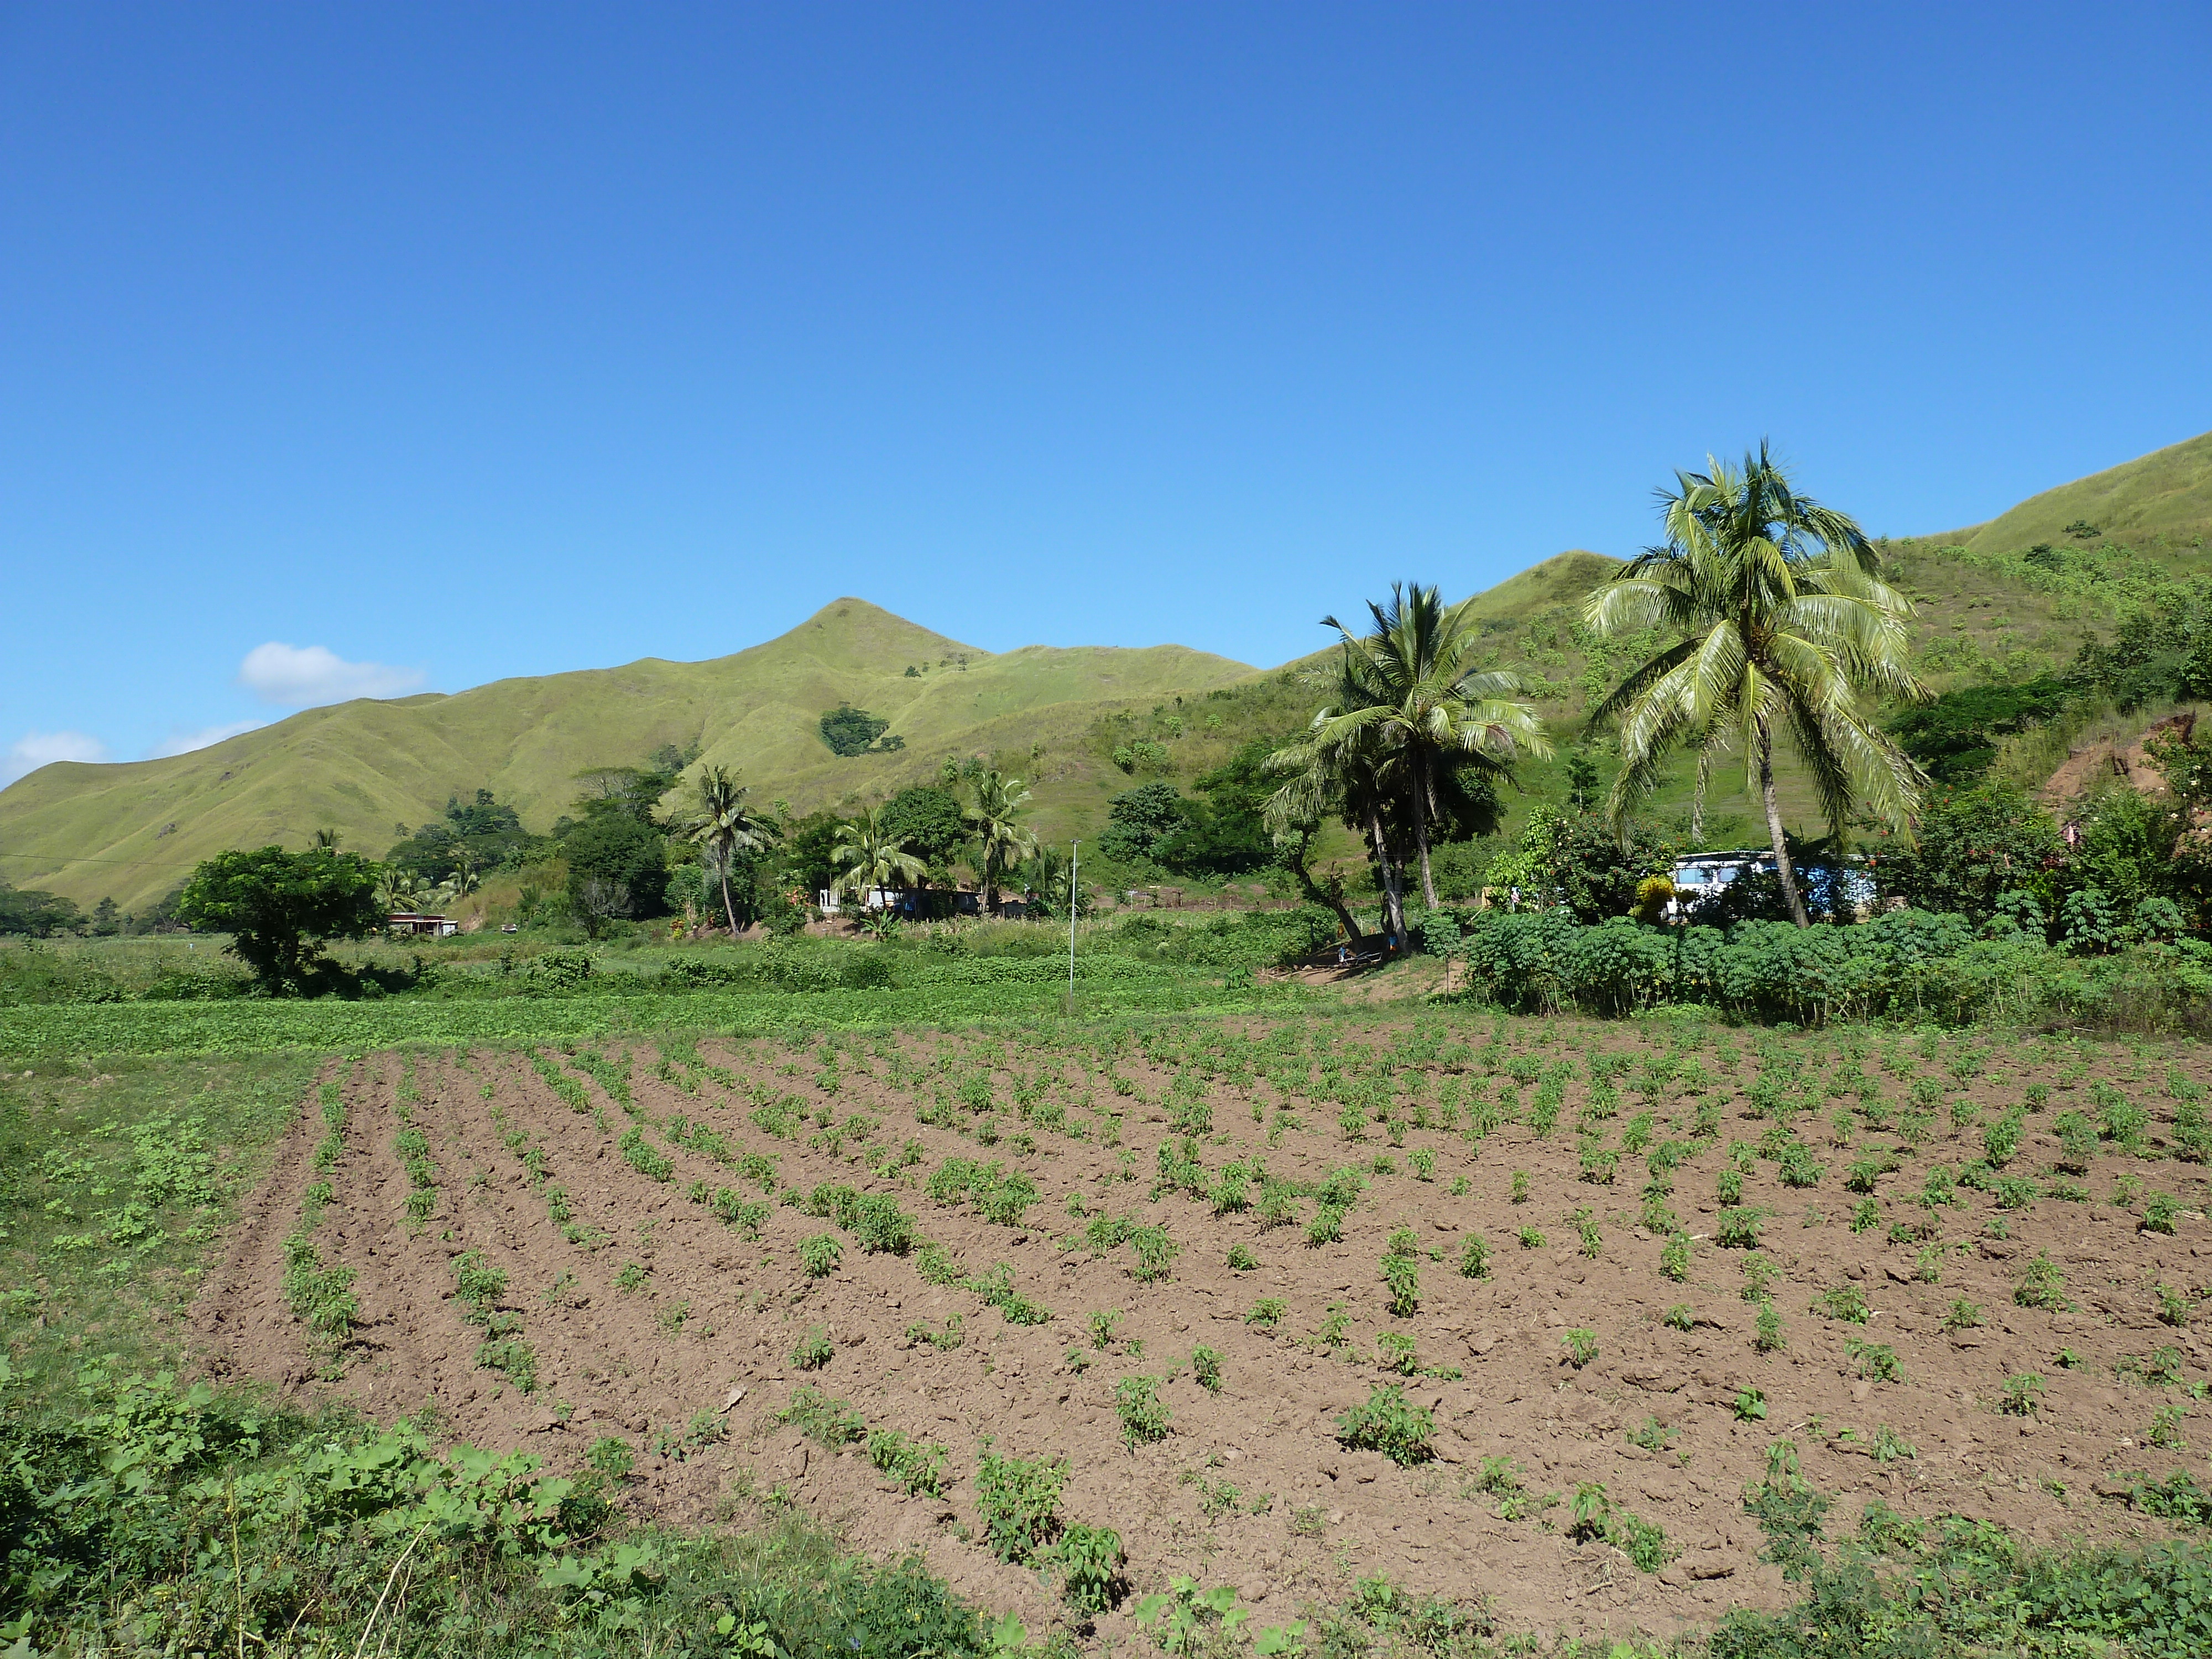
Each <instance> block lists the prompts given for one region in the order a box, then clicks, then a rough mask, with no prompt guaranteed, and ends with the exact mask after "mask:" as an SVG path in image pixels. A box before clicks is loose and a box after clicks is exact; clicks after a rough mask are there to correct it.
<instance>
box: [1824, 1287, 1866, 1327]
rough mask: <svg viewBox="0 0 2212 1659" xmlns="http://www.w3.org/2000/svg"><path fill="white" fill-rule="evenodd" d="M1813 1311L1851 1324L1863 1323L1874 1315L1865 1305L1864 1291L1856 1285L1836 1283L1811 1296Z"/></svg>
mask: <svg viewBox="0 0 2212 1659" xmlns="http://www.w3.org/2000/svg"><path fill="white" fill-rule="evenodd" d="M1813 1311H1814V1312H1815V1313H1820V1314H1826V1316H1828V1317H1829V1318H1831V1319H1840V1320H1843V1321H1844V1322H1847V1323H1850V1324H1853V1325H1863V1324H1865V1323H1866V1322H1867V1321H1868V1320H1869V1319H1870V1318H1872V1317H1873V1312H1872V1310H1870V1309H1869V1308H1868V1306H1867V1299H1866V1292H1865V1291H1863V1290H1861V1289H1860V1288H1859V1287H1858V1286H1857V1285H1837V1286H1836V1287H1835V1288H1834V1289H1832V1290H1826V1291H1821V1292H1820V1295H1818V1296H1816V1297H1814V1298H1813Z"/></svg>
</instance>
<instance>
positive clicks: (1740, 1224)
mask: <svg viewBox="0 0 2212 1659" xmlns="http://www.w3.org/2000/svg"><path fill="white" fill-rule="evenodd" d="M1764 1220H1765V1218H1764V1217H1763V1216H1762V1215H1761V1214H1760V1213H1759V1211H1757V1210H1753V1209H1747V1208H1745V1207H1743V1206H1736V1207H1734V1208H1730V1209H1724V1210H1723V1211H1722V1212H1720V1221H1719V1224H1718V1225H1717V1228H1716V1230H1715V1240H1714V1242H1715V1243H1717V1244H1719V1245H1720V1247H1721V1248H1722V1249H1729V1250H1755V1249H1758V1248H1759V1228H1760V1226H1761V1225H1762V1223H1763V1222H1764Z"/></svg>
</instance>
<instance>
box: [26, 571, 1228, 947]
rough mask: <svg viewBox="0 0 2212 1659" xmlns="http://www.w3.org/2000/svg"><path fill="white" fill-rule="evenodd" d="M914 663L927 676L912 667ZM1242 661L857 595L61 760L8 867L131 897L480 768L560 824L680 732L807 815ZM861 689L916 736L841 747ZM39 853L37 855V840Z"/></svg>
mask: <svg viewBox="0 0 2212 1659" xmlns="http://www.w3.org/2000/svg"><path fill="white" fill-rule="evenodd" d="M909 671H911V672H909ZM1251 673H1252V670H1251V669H1249V667H1246V666H1245V665H1243V664H1240V663H1234V662H1231V661H1230V660H1228V659H1225V658H1222V657H1215V656H1209V655H1207V654H1206V653H1202V652H1197V651H1190V650H1186V649H1184V648H1183V647H1181V646H1158V647H1152V648H1150V649H1146V650H1117V649H1109V648H1105V647H1083V648H1078V649H1073V650H1054V649H1048V648H1047V647H1025V648H1024V649H1022V650H1018V651H1010V652H1006V653H1000V654H997V655H994V654H993V653H989V652H986V651H981V650H977V649H976V648H975V647H972V646H964V645H962V644H960V643H959V642H958V641H954V640H950V639H946V638H945V637H944V636H943V635H939V634H933V633H931V632H930V631H929V630H928V629H923V628H919V627H916V626H915V624H913V623H908V622H905V621H902V619H900V618H899V617H894V616H892V615H890V613H889V612H888V611H883V610H880V609H878V607H877V606H874V605H869V604H867V603H866V601H864V600H860V599H839V600H837V601H836V602H835V603H833V604H831V605H827V606H825V607H824V608H823V610H822V611H820V612H819V613H817V615H816V616H814V617H811V619H809V620H808V621H807V622H805V623H801V624H800V625H799V627H797V628H795V629H792V630H791V631H790V632H789V633H787V634H785V635H782V636H781V637H780V638H778V639H775V640H771V641H768V642H767V643H766V644H764V645H759V646H756V647H752V648H751V649H750V650H747V651H741V652H738V653H737V654H735V655H734V656H729V657H723V658H720V659H715V660H714V661H711V662H703V663H672V662H662V661H659V660H656V659H650V658H648V659H646V660H644V661H641V662H635V663H631V664H629V665H627V666H624V667H621V668H611V669H601V670H592V671H586V672H580V673H569V674H555V675H547V676H544V677H539V678H527V679H513V680H501V681H498V682H496V683H495V684H490V685H484V686H479V687H477V688H476V689H475V690H469V691H463V692H459V693H456V694H455V695H453V696H435V695H433V696H416V697H406V698H401V699H398V700H396V701H392V702H372V701H369V700H367V699H363V700H361V701H357V702H349V703H343V704H340V705H338V706H337V707H335V708H317V709H311V710H308V711H307V712H306V713H304V714H295V715H294V716H293V717H292V718H291V719H289V720H283V721H280V722H279V723H277V724H276V725H275V726H267V727H264V728H263V729H262V730H260V731H258V732H247V733H246V734H245V735H244V736H242V737H238V738H232V739H230V740H229V741H228V742H227V743H222V744H216V745H215V746H214V747H212V748H210V749H204V750H197V751H196V752H195V753H192V754H189V755H179V756H176V757H172V758H169V759H166V760H154V761H142V762H137V763H128V764H123V765H112V766H90V765H73V764H61V765H54V766H48V767H46V768H43V769H40V770H39V771H37V772H34V773H33V774H32V775H30V776H29V777H27V778H25V779H23V780H21V781H19V782H18V783H16V784H15V785H14V786H13V787H10V788H9V789H8V790H7V791H5V792H4V793H0V851H4V852H6V853H8V854H12V855H18V856H11V857H10V858H9V860H7V862H6V863H5V865H4V866H0V870H4V872H5V873H6V875H7V877H8V878H9V880H10V881H12V882H14V883H15V884H16V885H18V886H21V887H44V888H48V889H50V890H53V891H57V892H61V893H64V894H67V895H69V896H71V897H73V898H76V899H78V900H79V901H80V902H91V901H93V900H95V899H97V898H99V897H100V896H104V895H112V896H113V897H114V898H115V899H116V901H117V902H118V903H119V904H122V905H124V906H125V908H129V907H131V906H132V905H136V904H140V903H143V902H148V901H149V900H151V899H153V898H155V897H156V896H159V895H160V894H161V893H162V892H165V891H167V890H168V889H169V888H170V887H172V886H173V885H174V884H176V883H177V882H178V881H179V879H181V878H182V877H183V876H184V874H185V872H187V871H189V870H190V869H191V866H192V865H193V864H194V863H195V862H196V861H197V860H200V859H203V858H205V857H207V856H209V855H210V854H212V853H215V852H217V851H219V850H221V849H222V848H228V847H241V846H247V847H250V846H256V845H260V844H264V843H266V842H280V843H282V844H284V845H287V846H293V847H297V846H300V845H302V844H303V843H304V842H306V841H307V838H308V837H309V836H311V835H312V834H313V831H314V830H315V829H317V828H318V827H319V826H322V825H326V824H327V825H334V826H336V827H337V829H339V830H341V831H342V832H343V835H344V836H345V839H346V844H347V845H349V846H351V847H356V848H361V849H362V850H363V851H366V852H369V853H371V854H381V853H382V852H383V851H384V849H385V848H386V847H388V846H390V845H391V844H392V842H393V841H394V840H396V839H398V837H399V836H401V835H403V834H404V833H405V831H406V830H407V829H411V828H412V827H413V826H414V825H416V824H417V823H422V822H424V821H426V820H428V819H429V818H431V817H435V816H436V815H437V813H438V812H439V811H440V810H441V809H442V807H443V806H444V805H445V802H446V799H447V797H448V796H449V795H451V794H453V793H455V792H457V791H463V792H465V791H467V790H471V789H473V788H476V787H478V786H479V785H483V786H488V787H490V788H491V789H493V790H494V791H495V792H496V793H497V794H498V796H499V798H500V799H501V800H503V801H511V802H513V804H514V805H515V806H516V807H517V808H518V809H519V810H520V812H521V814H522V817H523V820H524V822H525V823H526V824H528V825H530V826H531V827H532V828H533V829H541V830H542V829H546V828H548V827H550V824H551V823H552V822H553V820H554V818H555V817H557V816H558V815H559V814H560V813H561V811H562V810H563V809H564V808H565V807H566V806H567V805H568V802H569V800H570V799H572V797H573V796H574V794H575V793H576V785H575V783H574V775H575V773H576V772H577V771H579V770H580V769H582V768H585V767H587V766H592V765H600V764H606V763H615V762H626V761H630V760H634V759H636V758H638V757H642V756H644V755H646V754H647V753H649V752H650V751H651V750H653V749H655V748H657V747H658V746H659V745H660V744H670V743H672V744H678V745H679V746H689V745H691V744H698V745H700V746H701V747H702V750H703V751H704V758H706V759H708V760H709V761H720V762H723V763H727V764H730V765H733V766H742V767H743V768H744V774H745V776H746V778H747V779H748V780H749V781H751V782H753V783H754V784H755V785H756V786H757V793H759V794H760V795H761V796H762V797H763V798H766V797H769V796H779V795H780V796H781V797H783V798H784V799H787V800H789V801H790V802H791V803H792V804H793V805H794V806H795V807H798V808H799V809H801V810H804V809H806V808H809V807H811V806H814V805H823V804H831V805H853V804H857V803H859V802H860V801H861V800H862V799H867V798H871V797H873V796H877V795H879V794H881V793H884V792H886V791H888V790H889V789H891V788H895V787H898V786H899V785H901V784H902V783H905V782H908V781H915V779H917V778H919V777H921V776H924V775H933V774H934V772H935V770H936V767H937V765H938V763H939V761H940V760H941V759H942V758H943V757H945V755H947V754H952V753H960V754H967V753H972V752H975V751H977V750H985V751H989V750H1010V751H1012V752H1015V753H1018V754H1019V755H1021V756H1022V757H1025V758H1026V757H1035V758H1037V759H1042V758H1044V757H1048V756H1050V755H1051V754H1052V753H1053V751H1054V749H1055V747H1058V746H1065V745H1067V744H1073V743H1075V742H1076V741H1078V740H1079V738H1080V736H1081V734H1082V733H1083V732H1085V729H1086V728H1087V727H1088V726H1089V725H1090V724H1091V720H1092V719H1093V717H1094V716H1095V715H1096V714H1097V711H1098V709H1099V708H1100V707H1101V706H1102V705H1103V704H1108V703H1113V702H1120V701H1123V700H1130V701H1138V702H1151V701H1152V700H1154V699H1157V698H1159V697H1161V696H1174V695H1175V694H1176V693H1178V692H1182V693H1185V694H1188V693H1191V692H1195V691H1202V690H1205V689H1206V688H1208V687H1210V686H1215V685H1220V684H1227V683H1230V682H1232V681H1235V680H1238V679H1243V678H1249V676H1250V674H1251ZM840 702H851V703H853V704H854V705H856V706H858V707H860V708H866V709H867V710H869V711H870V712H871V713H872V714H875V715H876V716H878V718H880V719H887V720H890V722H891V726H890V731H891V732H892V733H894V734H896V735H897V736H900V737H902V738H904V739H905V740H906V743H907V745H908V746H907V747H906V748H905V749H904V750H899V751H896V752H892V753H886V754H869V755H862V756H856V757H849V758H844V757H838V756H837V755H836V754H833V753H832V752H831V751H830V750H829V748H828V747H827V746H826V745H825V744H823V741H822V738H821V734H820V730H819V721H820V720H821V717H822V715H823V712H824V711H826V710H828V709H830V708H835V707H836V705H837V704H839V703H840ZM21 855H29V856H21Z"/></svg>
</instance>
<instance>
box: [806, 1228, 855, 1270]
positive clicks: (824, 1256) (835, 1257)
mask: <svg viewBox="0 0 2212 1659" xmlns="http://www.w3.org/2000/svg"><path fill="white" fill-rule="evenodd" d="M844 1259H845V1247H844V1246H843V1245H842V1244H841V1243H838V1242H837V1236H836V1234H835V1233H817V1234H815V1235H814V1237H811V1238H807V1239H802V1240H800V1241H799V1266H800V1267H804V1268H805V1270H806V1276H807V1277H808V1278H809V1279H827V1278H829V1275H830V1274H831V1273H836V1271H837V1266H838V1264H839V1263H840V1262H841V1261H843V1260H844Z"/></svg>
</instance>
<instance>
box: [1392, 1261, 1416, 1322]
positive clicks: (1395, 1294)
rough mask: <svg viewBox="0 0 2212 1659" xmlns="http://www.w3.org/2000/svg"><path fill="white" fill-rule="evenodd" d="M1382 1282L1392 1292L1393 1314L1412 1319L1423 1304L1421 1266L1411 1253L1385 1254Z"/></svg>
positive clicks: (1400, 1317)
mask: <svg viewBox="0 0 2212 1659" xmlns="http://www.w3.org/2000/svg"><path fill="white" fill-rule="evenodd" d="M1383 1284H1384V1285H1386V1286H1387V1287H1388V1288H1389V1292H1390V1313H1391V1316H1392V1317H1394V1318H1397V1319H1411V1318H1412V1317H1413V1315H1414V1313H1415V1312H1416V1311H1418V1310H1419V1308H1420V1305H1421V1266H1420V1262H1419V1259H1418V1258H1416V1257H1414V1256H1411V1255H1385V1256H1384V1257H1383Z"/></svg>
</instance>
